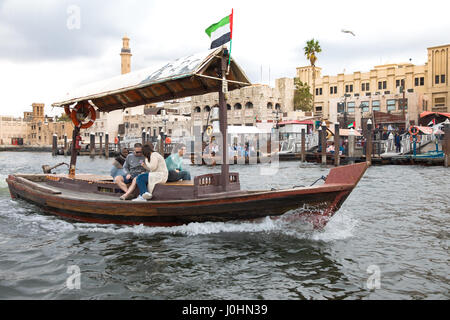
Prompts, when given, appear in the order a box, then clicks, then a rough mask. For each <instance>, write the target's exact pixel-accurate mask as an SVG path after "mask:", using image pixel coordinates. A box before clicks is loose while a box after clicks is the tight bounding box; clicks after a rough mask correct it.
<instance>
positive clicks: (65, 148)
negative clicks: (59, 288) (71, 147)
mask: <svg viewBox="0 0 450 320" xmlns="http://www.w3.org/2000/svg"><path fill="white" fill-rule="evenodd" d="M66 154H67V134H64V155H66Z"/></svg>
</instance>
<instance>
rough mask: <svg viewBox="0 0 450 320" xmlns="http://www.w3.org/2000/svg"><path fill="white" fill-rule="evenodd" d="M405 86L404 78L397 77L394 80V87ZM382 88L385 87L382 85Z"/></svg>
mask: <svg viewBox="0 0 450 320" xmlns="http://www.w3.org/2000/svg"><path fill="white" fill-rule="evenodd" d="M384 82H386V81H384ZM400 86H401V87H403V88H404V87H405V79H397V80H395V87H396V88H398V87H400ZM384 89H386V87H384Z"/></svg>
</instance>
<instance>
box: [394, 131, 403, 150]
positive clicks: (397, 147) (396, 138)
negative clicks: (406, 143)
mask: <svg viewBox="0 0 450 320" xmlns="http://www.w3.org/2000/svg"><path fill="white" fill-rule="evenodd" d="M401 140H402V137H401V136H400V134H398V133H397V132H396V133H395V136H394V141H395V152H397V153H400V150H401V146H402V145H401V143H400V142H401Z"/></svg>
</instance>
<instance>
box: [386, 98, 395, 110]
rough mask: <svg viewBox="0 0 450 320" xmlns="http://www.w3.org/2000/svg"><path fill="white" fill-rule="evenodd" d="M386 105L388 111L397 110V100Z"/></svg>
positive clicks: (388, 101)
mask: <svg viewBox="0 0 450 320" xmlns="http://www.w3.org/2000/svg"><path fill="white" fill-rule="evenodd" d="M386 104H387V110H388V111H394V110H395V100H394V99H392V100H387V101H386Z"/></svg>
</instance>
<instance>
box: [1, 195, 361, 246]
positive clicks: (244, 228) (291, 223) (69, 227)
mask: <svg viewBox="0 0 450 320" xmlns="http://www.w3.org/2000/svg"><path fill="white" fill-rule="evenodd" d="M10 203H11V204H12V210H10V211H9V213H7V216H9V217H10V218H13V219H15V220H19V221H17V223H29V224H32V225H34V226H38V227H39V228H40V229H44V230H45V231H47V232H55V233H63V232H73V231H75V232H91V233H96V232H100V233H109V234H115V235H118V234H127V233H130V234H134V235H144V236H145V235H155V234H171V235H182V236H198V235H208V234H219V233H233V232H246V233H253V232H256V233H257V232H266V233H277V234H282V235H285V236H289V237H294V238H297V239H308V240H313V241H324V242H330V241H335V240H343V239H347V238H350V237H352V236H353V232H352V231H353V230H354V228H355V227H356V225H357V220H355V219H353V218H352V217H351V212H345V211H342V210H340V211H339V212H338V213H337V214H336V215H335V216H334V217H333V218H332V219H331V220H330V221H329V222H328V224H327V225H326V226H325V228H324V229H322V230H317V229H314V228H313V227H312V225H311V224H309V223H307V222H305V221H304V219H302V218H297V219H295V218H294V219H292V218H293V215H292V214H286V215H284V216H282V217H280V218H278V219H272V218H269V217H265V218H262V219H258V220H254V221H232V222H203V223H198V222H193V223H189V224H187V225H181V226H174V227H150V226H144V225H142V224H141V225H136V226H127V225H108V224H93V223H81V222H68V221H65V220H62V219H60V218H58V217H55V216H48V215H42V214H40V213H39V212H36V207H34V206H32V205H28V204H25V203H20V204H18V203H17V202H16V201H14V200H10ZM38 210H39V209H38ZM35 212H36V214H30V213H35Z"/></svg>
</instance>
